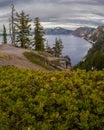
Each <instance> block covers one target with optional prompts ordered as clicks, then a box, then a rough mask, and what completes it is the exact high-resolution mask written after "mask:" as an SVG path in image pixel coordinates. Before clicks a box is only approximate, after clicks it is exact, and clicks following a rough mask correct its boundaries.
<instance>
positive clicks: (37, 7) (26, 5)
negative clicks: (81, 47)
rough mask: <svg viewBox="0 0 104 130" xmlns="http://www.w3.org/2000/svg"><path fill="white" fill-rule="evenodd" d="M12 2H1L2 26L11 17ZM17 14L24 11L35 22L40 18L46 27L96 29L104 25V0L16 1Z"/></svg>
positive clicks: (8, 0)
mask: <svg viewBox="0 0 104 130" xmlns="http://www.w3.org/2000/svg"><path fill="white" fill-rule="evenodd" d="M10 1H11V0H1V1H0V7H1V11H0V19H2V20H0V23H1V24H0V25H2V21H3V22H4V23H6V22H7V21H8V19H9V17H10V15H11V14H10V12H11V10H10ZM14 4H15V8H16V11H17V12H20V11H21V10H24V11H25V12H26V13H28V14H30V17H31V18H32V19H33V20H34V18H35V17H37V16H38V17H39V18H40V21H41V22H42V23H43V24H44V25H45V27H48V26H49V27H51V26H52V27H56V26H63V27H68V28H75V27H78V26H86V25H87V26H91V27H96V26H99V25H102V24H104V11H103V10H104V9H103V8H104V0H87V1H86V0H14Z"/></svg>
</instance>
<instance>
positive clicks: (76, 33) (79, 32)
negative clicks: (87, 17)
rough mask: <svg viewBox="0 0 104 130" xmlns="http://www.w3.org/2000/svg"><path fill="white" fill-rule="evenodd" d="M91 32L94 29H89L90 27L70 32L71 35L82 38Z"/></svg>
mask: <svg viewBox="0 0 104 130" xmlns="http://www.w3.org/2000/svg"><path fill="white" fill-rule="evenodd" d="M93 30H95V29H94V28H91V27H80V28H77V29H76V30H74V31H73V32H72V35H74V36H77V37H83V36H85V35H87V34H89V33H91V32H92V31H93Z"/></svg>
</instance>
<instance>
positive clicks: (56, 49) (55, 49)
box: [53, 38, 63, 57]
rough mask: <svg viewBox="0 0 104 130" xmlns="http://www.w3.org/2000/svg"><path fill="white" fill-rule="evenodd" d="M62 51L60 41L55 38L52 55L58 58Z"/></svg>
mask: <svg viewBox="0 0 104 130" xmlns="http://www.w3.org/2000/svg"><path fill="white" fill-rule="evenodd" d="M62 49H63V45H62V40H61V39H57V38H56V40H55V44H54V47H53V54H54V55H55V57H60V55H61V54H62Z"/></svg>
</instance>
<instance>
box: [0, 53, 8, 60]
mask: <svg viewBox="0 0 104 130" xmlns="http://www.w3.org/2000/svg"><path fill="white" fill-rule="evenodd" d="M0 58H1V59H5V60H9V59H10V58H9V56H8V55H7V54H2V53H0Z"/></svg>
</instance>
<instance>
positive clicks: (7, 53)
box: [0, 44, 45, 70]
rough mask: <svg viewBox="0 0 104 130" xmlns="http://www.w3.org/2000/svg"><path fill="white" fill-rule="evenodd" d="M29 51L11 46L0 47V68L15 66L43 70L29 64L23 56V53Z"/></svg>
mask: <svg viewBox="0 0 104 130" xmlns="http://www.w3.org/2000/svg"><path fill="white" fill-rule="evenodd" d="M25 51H30V50H28V49H22V48H18V47H14V46H13V45H5V44H3V45H0V66H8V65H12V66H16V67H19V68H27V69H35V70H45V69H44V68H43V67H41V66H38V65H36V64H33V63H31V62H30V61H29V60H28V59H27V58H26V57H25V56H24V55H23V52H25Z"/></svg>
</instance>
